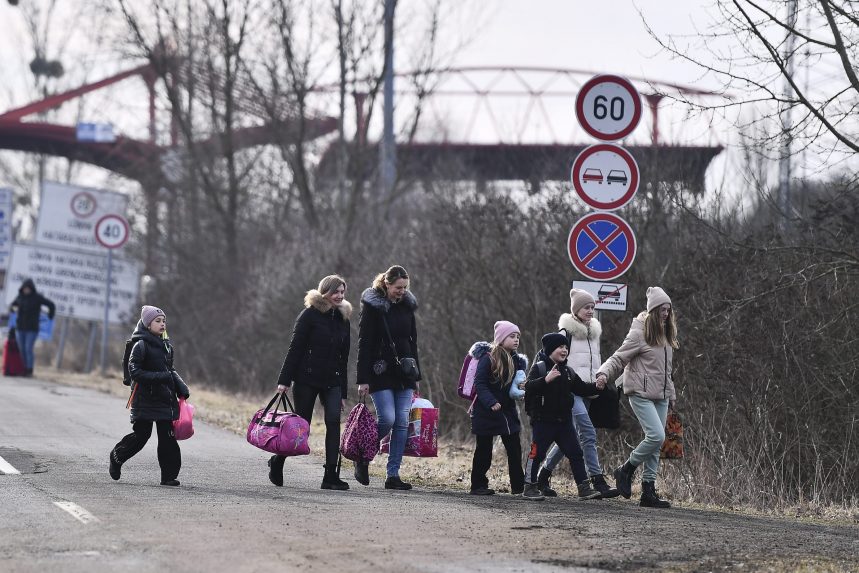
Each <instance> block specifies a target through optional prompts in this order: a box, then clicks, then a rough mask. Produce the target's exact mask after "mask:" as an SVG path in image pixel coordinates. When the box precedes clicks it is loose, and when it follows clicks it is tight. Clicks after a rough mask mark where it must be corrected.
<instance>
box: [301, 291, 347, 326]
mask: <svg viewBox="0 0 859 573" xmlns="http://www.w3.org/2000/svg"><path fill="white" fill-rule="evenodd" d="M304 306H305V307H306V308H310V307H313V308H315V309H316V310H318V311H319V312H321V313H322V314H325V313H326V312H328V311H329V310H331V309H332V308H335V307H334V305H333V304H331V303H330V302H328V301H327V300H326V299H325V297H324V296H323V295H322V293H321V292H319V291H318V290H316V289H312V290H309V291H307V294H306V295H304ZM336 308H337V310H338V311H340V315H341V316H342V317H343V320H349V318H350V317H351V316H352V305H351V304H349V301H348V300H346V299H343V302H342V303H340V306H338V307H336Z"/></svg>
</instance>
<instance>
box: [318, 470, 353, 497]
mask: <svg viewBox="0 0 859 573" xmlns="http://www.w3.org/2000/svg"><path fill="white" fill-rule="evenodd" d="M324 467H325V475H324V476H323V478H322V488H321V489H336V490H338V491H343V490H347V489H349V484H348V483H346V482H345V481H343V480H342V479H340V466H339V464H338V465H333V466H332V465H326V466H324Z"/></svg>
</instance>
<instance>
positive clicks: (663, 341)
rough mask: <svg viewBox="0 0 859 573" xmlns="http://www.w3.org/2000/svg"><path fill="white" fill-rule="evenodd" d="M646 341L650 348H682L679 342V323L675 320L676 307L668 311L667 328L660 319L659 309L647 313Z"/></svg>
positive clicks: (645, 321) (645, 322)
mask: <svg viewBox="0 0 859 573" xmlns="http://www.w3.org/2000/svg"><path fill="white" fill-rule="evenodd" d="M644 341H645V342H646V343H647V344H649V345H650V346H670V347H671V348H673V349H674V350H677V349H678V348H680V343H679V342H677V321H676V320H674V307H671V309H670V310H669V311H668V320H666V321H665V326H664V327H663V325H662V320H660V318H659V307H656V308H654V309H653V310H651V311H650V312H648V313H647V317H645V319H644Z"/></svg>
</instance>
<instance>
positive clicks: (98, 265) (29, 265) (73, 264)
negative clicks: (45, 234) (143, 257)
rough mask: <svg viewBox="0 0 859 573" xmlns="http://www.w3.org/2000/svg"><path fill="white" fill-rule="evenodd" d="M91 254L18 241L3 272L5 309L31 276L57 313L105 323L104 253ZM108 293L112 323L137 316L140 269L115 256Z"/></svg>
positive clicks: (105, 255)
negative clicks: (5, 270) (4, 278)
mask: <svg viewBox="0 0 859 573" xmlns="http://www.w3.org/2000/svg"><path fill="white" fill-rule="evenodd" d="M99 248H100V249H101V253H100V254H90V253H81V252H75V251H70V250H67V249H58V248H54V247H45V246H42V245H35V244H30V243H16V244H15V245H14V246H13V248H12V257H11V260H10V263H9V270H8V272H7V274H6V284H7V285H9V287H10V288H7V289H6V301H5V302H6V306H7V307H8V306H9V305H10V304H11V303H12V301H13V300H14V299H15V296H16V295H17V294H18V287H17V286H16V285H20V284H21V283H22V282H23V281H24V279H26V278H32V279H33V281H35V283H36V289H37V290H38V291H39V292H41V293H42V294H43V295H45V296H46V297H48V298H49V299H51V300H52V301H54V303H55V304H56V305H57V314H59V315H61V316H69V317H72V318H79V319H82V320H93V321H101V320H103V319H104V306H105V303H104V301H105V290H106V286H107V285H106V283H107V254H106V253H105V250H104V247H99ZM111 266H112V273H111V294H110V316H109V319H110V322H111V323H114V324H117V323H122V322H129V321H131V320H133V318H134V316H135V315H136V313H137V308H136V306H135V305H136V303H137V289H138V285H139V284H140V282H139V281H140V266H139V264H138V263H137V262H135V261H126V260H122V259H118V258H116V257H114V258H113V262H112V265H111Z"/></svg>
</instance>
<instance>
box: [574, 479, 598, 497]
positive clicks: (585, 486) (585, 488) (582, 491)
mask: <svg viewBox="0 0 859 573" xmlns="http://www.w3.org/2000/svg"><path fill="white" fill-rule="evenodd" d="M576 485H577V486H578V489H579V499H599V498H600V497H601V496H600V492H598V491H597V490H595V489H594V488H593V487H591V480H589V479H586V480H585V481H583V482H582V483H579V484H576Z"/></svg>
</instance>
